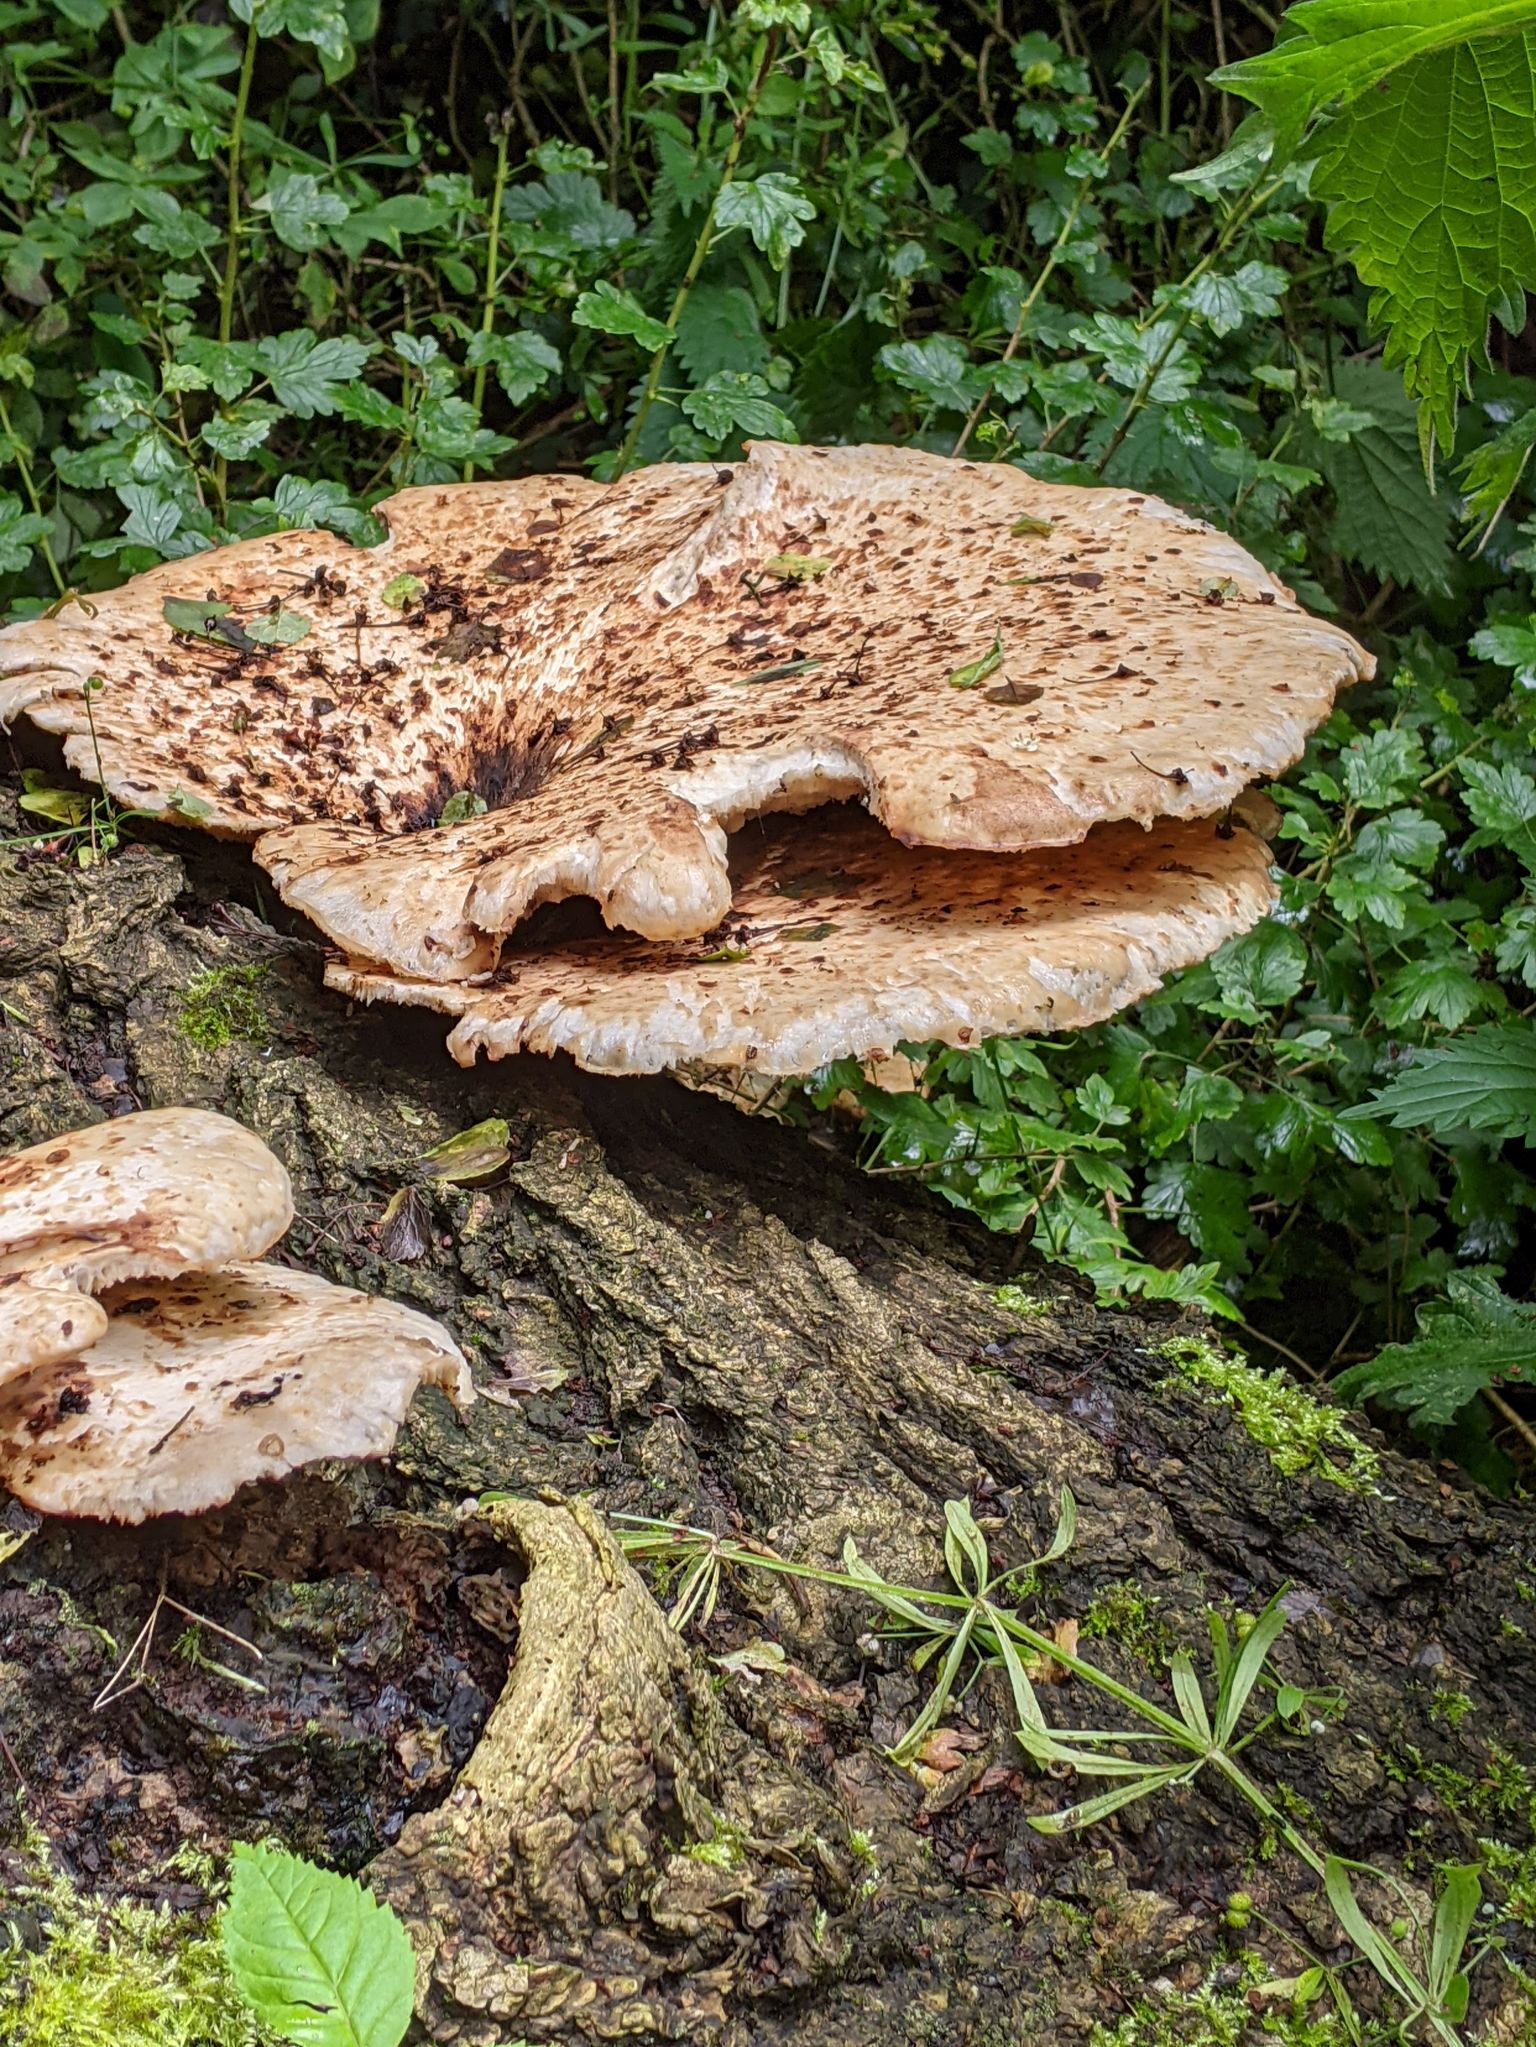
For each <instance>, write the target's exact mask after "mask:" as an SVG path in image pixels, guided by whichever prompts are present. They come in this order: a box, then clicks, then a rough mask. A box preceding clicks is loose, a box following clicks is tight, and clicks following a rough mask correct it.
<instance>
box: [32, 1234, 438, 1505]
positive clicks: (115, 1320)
mask: <svg viewBox="0 0 1536 2047" xmlns="http://www.w3.org/2000/svg"><path fill="white" fill-rule="evenodd" d="M105 1305H106V1307H107V1310H108V1313H109V1316H110V1320H109V1322H108V1326H107V1331H106V1334H105V1335H104V1336H103V1337H102V1338H101V1339H100V1341H98V1342H97V1343H95V1344H94V1345H93V1346H92V1347H91V1348H90V1349H89V1350H87V1351H86V1352H85V1353H84V1354H83V1355H81V1356H79V1357H77V1358H74V1359H72V1360H66V1361H64V1362H61V1363H56V1364H52V1365H46V1366H41V1367H38V1368H37V1369H34V1370H32V1371H29V1372H25V1373H23V1374H21V1375H20V1376H19V1377H14V1378H12V1379H10V1380H9V1381H8V1382H6V1383H4V1384H0V1484H4V1485H7V1486H9V1487H10V1489H11V1491H12V1492H13V1493H15V1494H16V1496H17V1497H18V1498H19V1499H21V1500H23V1501H24V1502H25V1503H26V1504H27V1505H28V1506H29V1507H34V1508H36V1509H38V1510H39V1511H40V1512H42V1513H45V1514H84V1515H91V1516H95V1517H97V1518H99V1519H102V1520H110V1521H143V1520H145V1519H146V1518H147V1517H148V1516H150V1515H152V1514H172V1513H181V1514H195V1513H199V1512H201V1511H202V1510H203V1509H205V1508H208V1507H216V1506H218V1505H220V1504H221V1503H222V1502H223V1501H225V1500H227V1499H229V1498H230V1497H231V1496H232V1495H233V1494H234V1493H235V1492H237V1491H238V1490H239V1488H240V1487H241V1486H242V1485H245V1484H247V1483H248V1482H250V1481H251V1480H254V1479H272V1478H282V1477H284V1476H286V1475H287V1473H289V1472H290V1471H293V1470H295V1469H296V1468H297V1467H298V1466H299V1465H301V1464H307V1463H310V1462H312V1461H313V1460H315V1459H316V1458H322V1457H336V1458H367V1457H381V1456H383V1455H384V1454H385V1453H386V1452H387V1451H388V1450H389V1448H390V1446H391V1445H392V1444H393V1442H394V1439H395V1433H396V1431H397V1430H398V1428H399V1426H400V1424H401V1422H402V1421H403V1419H404V1417H405V1412H406V1409H407V1408H408V1407H409V1405H410V1402H411V1396H412V1394H413V1393H414V1392H415V1390H416V1388H417V1386H418V1385H421V1384H427V1385H433V1386H440V1387H441V1388H442V1389H443V1390H444V1391H445V1392H446V1393H447V1394H448V1395H449V1397H450V1398H451V1399H452V1400H453V1401H454V1402H455V1403H456V1404H457V1405H463V1404H464V1403H465V1402H467V1401H468V1400H470V1399H472V1398H473V1389H472V1387H471V1385H470V1379H469V1367H468V1366H467V1364H466V1363H465V1361H464V1358H463V1356H462V1354H461V1353H460V1351H459V1350H458V1348H457V1346H456V1345H455V1344H454V1342H453V1341H452V1339H451V1338H450V1337H449V1336H448V1334H447V1332H446V1331H445V1330H443V1329H441V1328H440V1327H439V1326H438V1324H437V1323H435V1322H433V1321H431V1320H430V1319H429V1318H428V1317H427V1316H425V1315H420V1314H417V1313H416V1311H415V1310H414V1309H411V1308H403V1307H400V1306H398V1305H396V1304H395V1303H393V1302H389V1301H380V1300H375V1299H373V1298H372V1297H371V1296H369V1295H367V1294H360V1293H353V1292H350V1291H349V1290H348V1289H346V1288H345V1287H339V1286H333V1285H332V1284H331V1283H330V1281H328V1280H324V1279H319V1278H316V1277H315V1276H314V1275H313V1274H311V1273H304V1272H290V1271H287V1270H285V1269H284V1268H281V1267H279V1266H275V1265H234V1266H231V1267H230V1268H229V1269H228V1270H226V1271H223V1272H217V1273H209V1274H197V1275H192V1276H189V1277H185V1278H182V1279H180V1280H175V1281H171V1282H160V1283H156V1284H154V1285H149V1286H137V1285H136V1286H130V1287H126V1288H118V1289H117V1290H116V1291H115V1292H114V1293H113V1294H112V1295H110V1296H109V1297H108V1299H107V1302H106V1304H105Z"/></svg>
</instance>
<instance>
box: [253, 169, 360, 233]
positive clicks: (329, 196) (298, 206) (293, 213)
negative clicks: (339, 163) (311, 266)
mask: <svg viewBox="0 0 1536 2047" xmlns="http://www.w3.org/2000/svg"><path fill="white" fill-rule="evenodd" d="M251 210H252V211H253V212H255V213H266V214H269V215H270V216H271V220H272V225H273V227H274V228H275V229H276V230H277V237H278V240H279V241H282V242H286V243H287V244H288V247H289V248H290V249H300V250H304V249H318V248H319V247H320V245H321V243H322V242H324V241H326V240H327V239H328V236H327V230H328V229H329V228H333V227H335V226H337V225H338V224H339V223H340V222H341V221H344V220H345V219H346V217H347V215H348V213H349V212H350V211H351V208H350V207H349V206H348V205H347V202H346V200H345V199H343V198H342V197H341V195H340V193H339V192H323V191H322V190H321V189H320V183H319V180H318V179H316V178H314V177H312V176H311V174H310V173H309V172H308V171H287V172H284V173H283V174H282V175H281V176H280V177H277V178H274V179H273V181H272V184H271V187H270V189H269V190H268V191H266V192H264V193H263V194H262V196H261V198H259V199H257V200H255V201H254V202H253V204H252V209H251Z"/></svg>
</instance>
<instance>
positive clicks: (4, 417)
mask: <svg viewBox="0 0 1536 2047" xmlns="http://www.w3.org/2000/svg"><path fill="white" fill-rule="evenodd" d="M0 433H4V435H5V438H6V440H7V441H9V443H10V447H11V460H12V461H13V462H14V463H15V464H16V474H17V475H18V476H19V477H20V478H21V487H22V489H23V490H24V491H25V492H26V494H27V503H28V504H29V505H30V506H31V507H32V510H33V511H34V513H35V514H36V515H37V517H38V518H39V519H46V518H47V516H48V514H47V513H46V512H45V511H44V510H43V501H42V499H41V498H40V497H39V496H38V494H37V482H36V479H35V478H34V477H33V474H32V464H31V462H30V461H29V460H28V458H27V451H26V449H25V448H24V447H23V446H22V443H21V439H20V437H19V436H18V434H17V432H16V429H15V427H13V426H12V425H11V409H10V407H9V406H8V405H7V404H6V402H5V394H4V392H3V391H0ZM37 545H38V549H39V552H40V553H41V554H42V557H43V560H44V561H45V562H46V563H47V564H48V573H49V575H50V576H52V578H53V587H54V589H55V590H57V591H58V593H59V595H60V596H61V597H62V596H63V595H64V594H65V592H66V590H67V588H68V585H67V584H66V583H65V581H64V578H63V576H62V575H61V574H60V573H59V564H58V560H57V557H56V556H55V554H54V552H53V542H52V540H51V539H50V538H49V536H48V535H47V534H46V533H45V534H43V535H42V537H41V538H40V539H39V541H38V543H37Z"/></svg>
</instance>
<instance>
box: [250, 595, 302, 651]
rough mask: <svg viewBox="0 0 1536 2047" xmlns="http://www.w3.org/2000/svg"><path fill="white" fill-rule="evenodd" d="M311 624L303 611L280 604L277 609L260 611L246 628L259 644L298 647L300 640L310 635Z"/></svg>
mask: <svg viewBox="0 0 1536 2047" xmlns="http://www.w3.org/2000/svg"><path fill="white" fill-rule="evenodd" d="M311 624H312V621H311V620H309V619H307V618H305V617H304V615H303V614H302V612H297V611H289V610H288V609H287V607H286V606H283V605H280V606H278V607H277V609H276V610H272V611H263V612H260V613H258V615H257V616H256V617H255V618H253V619H252V620H251V622H250V624H249V625H248V626H247V627H246V629H245V630H246V632H247V633H248V634H249V635H250V637H251V638H252V639H253V640H255V641H256V642H257V644H258V645H259V646H263V647H296V646H297V645H298V644H299V642H300V640H303V639H307V638H308V637H309V632H310V627H311Z"/></svg>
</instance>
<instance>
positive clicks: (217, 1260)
mask: <svg viewBox="0 0 1536 2047" xmlns="http://www.w3.org/2000/svg"><path fill="white" fill-rule="evenodd" d="M292 1221H293V1194H292V1190H291V1189H290V1187H289V1185H288V1175H287V1174H286V1173H285V1172H284V1171H283V1168H282V1166H281V1164H280V1163H279V1162H278V1160H276V1159H275V1158H274V1157H273V1156H272V1154H271V1152H269V1151H268V1150H267V1148H266V1146H265V1145H264V1144H263V1143H262V1142H261V1140H260V1139H259V1138H257V1137H253V1136H252V1135H251V1133H250V1131H248V1130H246V1129H243V1128H242V1127H241V1125H240V1124H238V1123H233V1122H231V1121H230V1119H229V1118H228V1117H227V1116H215V1115H212V1114H210V1113H209V1112H208V1111H206V1110H203V1109H151V1110H147V1111H145V1112H144V1113H143V1114H141V1115H137V1116H124V1117H121V1118H119V1119H118V1120H117V1121H116V1122H112V1123H98V1124H96V1125H95V1126H94V1127H93V1128H91V1129H89V1130H74V1131H71V1132H70V1133H69V1134H68V1135H67V1136H64V1137H59V1138H54V1139H51V1140H50V1141H49V1142H48V1143H46V1144H37V1145H33V1146H32V1147H31V1149H30V1150H28V1151H21V1152H16V1153H13V1154H12V1156H11V1157H9V1158H0V1380H3V1379H5V1378H6V1377H7V1376H9V1375H10V1374H11V1373H13V1372H17V1371H23V1370H25V1369H26V1368H27V1367H28V1366H29V1365H38V1364H48V1363H51V1362H52V1361H53V1360H54V1359H56V1358H69V1357H75V1356H77V1355H78V1354H79V1353H80V1352H81V1351H82V1350H84V1349H85V1348H86V1347H87V1345H89V1344H91V1343H94V1342H95V1341H96V1340H97V1338H98V1337H100V1336H101V1335H102V1334H104V1332H105V1328H106V1320H105V1316H104V1314H103V1312H102V1310H101V1308H100V1307H99V1306H98V1305H97V1303H96V1302H95V1300H94V1298H93V1296H95V1295H97V1294H100V1293H102V1292H104V1291H105V1290H106V1289H107V1288H108V1287H113V1286H117V1285H120V1284H121V1283H122V1282H123V1281H125V1280H140V1279H175V1278H176V1277H178V1275H180V1274H181V1273H184V1272H208V1271H212V1270H213V1269H214V1268H216V1267H218V1266H220V1265H227V1264H229V1263H230V1262H231V1260H234V1259H239V1258H259V1257H260V1256H261V1254H262V1252H263V1251H266V1250H269V1249H270V1248H271V1246H272V1245H273V1244H275V1243H276V1242H277V1240H278V1238H279V1237H280V1236H282V1234H283V1232H284V1231H285V1230H286V1229H287V1227H288V1225H289V1224H290V1223H291V1222H292Z"/></svg>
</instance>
